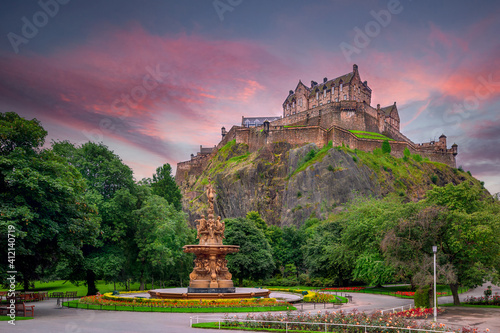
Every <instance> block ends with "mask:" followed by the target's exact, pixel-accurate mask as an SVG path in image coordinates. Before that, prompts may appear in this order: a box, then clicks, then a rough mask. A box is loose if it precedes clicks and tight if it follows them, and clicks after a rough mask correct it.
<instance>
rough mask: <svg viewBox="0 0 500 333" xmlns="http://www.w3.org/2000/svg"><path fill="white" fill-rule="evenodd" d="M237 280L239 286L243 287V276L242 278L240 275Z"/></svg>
mask: <svg viewBox="0 0 500 333" xmlns="http://www.w3.org/2000/svg"><path fill="white" fill-rule="evenodd" d="M238 281H239V285H240V288H241V287H243V278H242V277H240V278H239V279H238Z"/></svg>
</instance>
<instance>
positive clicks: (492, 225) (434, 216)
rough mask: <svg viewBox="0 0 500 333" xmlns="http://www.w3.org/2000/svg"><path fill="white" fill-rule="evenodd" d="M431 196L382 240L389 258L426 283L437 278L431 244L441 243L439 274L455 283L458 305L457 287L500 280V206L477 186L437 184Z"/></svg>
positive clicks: (453, 290) (441, 277)
mask: <svg viewBox="0 0 500 333" xmlns="http://www.w3.org/2000/svg"><path fill="white" fill-rule="evenodd" d="M426 197H427V198H426V200H425V201H422V202H419V203H408V204H406V205H405V206H413V207H414V208H416V210H415V211H414V213H413V214H409V215H407V216H405V217H404V218H401V219H400V221H399V223H398V224H397V225H396V226H394V228H393V229H392V230H390V231H389V232H388V233H387V235H386V239H384V241H383V248H384V251H385V255H386V258H388V259H390V260H392V261H396V262H397V263H395V264H397V265H398V266H405V267H406V269H407V270H409V271H410V272H412V274H413V279H414V280H415V282H416V283H418V284H419V285H421V286H425V285H429V284H430V283H431V282H432V265H431V263H432V256H433V253H432V246H433V245H437V247H438V276H439V278H440V280H441V282H445V283H448V284H449V285H450V288H451V291H452V294H453V301H454V304H456V305H458V304H460V300H459V298H458V287H459V286H460V285H463V286H468V287H472V286H475V285H479V284H482V283H484V282H485V281H486V280H489V279H496V278H498V260H499V259H498V258H499V256H500V240H499V239H498V234H499V231H500V218H499V212H500V208H499V206H498V203H496V202H494V201H493V200H492V199H491V198H490V197H488V196H487V195H486V194H485V192H484V190H482V189H481V188H480V186H479V185H478V184H475V185H473V186H471V185H470V184H468V183H461V184H459V185H456V186H454V185H447V186H445V187H435V188H434V189H432V190H430V191H428V192H427V195H426Z"/></svg>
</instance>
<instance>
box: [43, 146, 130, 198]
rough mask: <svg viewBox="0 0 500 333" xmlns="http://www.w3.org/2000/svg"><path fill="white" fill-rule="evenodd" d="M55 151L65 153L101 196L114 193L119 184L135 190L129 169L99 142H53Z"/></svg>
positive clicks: (107, 196)
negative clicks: (75, 144)
mask: <svg viewBox="0 0 500 333" xmlns="http://www.w3.org/2000/svg"><path fill="white" fill-rule="evenodd" d="M52 148H53V149H54V151H55V152H56V153H57V154H59V155H61V156H64V157H66V158H67V159H68V160H69V161H70V163H71V164H72V165H74V166H75V167H76V168H77V169H78V170H79V171H80V173H81V174H82V176H83V177H84V178H85V179H86V180H87V184H88V186H89V188H92V189H94V190H96V191H98V192H99V193H100V194H101V195H102V196H103V198H104V199H109V198H111V197H113V194H114V193H115V192H116V191H118V190H119V189H121V188H127V189H128V190H129V191H130V192H132V193H133V192H134V189H135V184H134V178H133V173H132V169H130V167H128V166H127V165H125V164H124V163H123V162H122V160H121V159H120V157H119V156H118V155H116V154H115V153H114V152H113V151H112V150H110V149H109V148H108V147H107V146H106V145H104V144H102V143H95V142H87V143H84V144H83V145H81V146H80V147H75V146H74V145H73V144H71V143H70V142H68V141H62V142H53V143H52Z"/></svg>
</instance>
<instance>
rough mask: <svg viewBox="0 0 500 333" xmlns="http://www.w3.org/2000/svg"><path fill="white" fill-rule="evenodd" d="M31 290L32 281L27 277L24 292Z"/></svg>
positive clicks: (24, 280)
mask: <svg viewBox="0 0 500 333" xmlns="http://www.w3.org/2000/svg"><path fill="white" fill-rule="evenodd" d="M29 289H30V280H29V279H28V278H27V277H23V291H24V292H27V291H28V290H29Z"/></svg>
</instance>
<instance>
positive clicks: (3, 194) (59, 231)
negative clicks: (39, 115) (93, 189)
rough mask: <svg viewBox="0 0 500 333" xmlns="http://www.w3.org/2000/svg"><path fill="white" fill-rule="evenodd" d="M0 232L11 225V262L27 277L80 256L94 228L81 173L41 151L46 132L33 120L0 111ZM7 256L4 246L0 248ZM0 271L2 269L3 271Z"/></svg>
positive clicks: (36, 276) (4, 235)
mask: <svg viewBox="0 0 500 333" xmlns="http://www.w3.org/2000/svg"><path fill="white" fill-rule="evenodd" d="M0 133H1V134H0V137H1V144H0V145H1V153H0V211H1V213H0V234H1V235H0V236H1V237H2V238H3V239H6V238H7V228H8V227H9V226H11V228H12V226H13V227H15V230H16V231H15V236H16V242H15V253H16V260H15V263H12V264H13V265H14V267H15V270H17V271H18V272H19V273H20V275H21V276H22V279H23V285H24V288H25V289H29V287H30V281H33V280H35V279H39V278H41V277H42V276H43V275H44V273H45V272H46V271H49V270H54V269H55V267H56V265H57V264H58V263H59V262H62V261H64V260H67V261H73V262H78V261H79V260H81V258H82V256H83V253H82V246H84V245H88V244H94V243H95V240H96V237H97V235H98V232H99V221H100V220H99V218H98V216H97V215H96V207H95V206H93V205H92V204H90V203H89V202H88V200H87V199H88V198H87V196H86V192H85V191H86V184H85V181H84V180H83V178H82V176H81V174H80V173H79V172H78V171H77V170H76V169H75V168H74V167H73V166H71V165H70V164H69V163H68V162H67V161H66V159H64V158H62V157H60V156H58V155H56V154H54V152H53V151H52V150H50V149H45V150H44V149H42V147H41V145H42V144H43V142H44V140H45V135H46V133H47V132H46V131H45V130H44V129H43V127H42V126H41V125H40V123H39V122H38V121H37V120H36V119H33V120H31V121H28V120H25V119H23V118H21V117H19V116H18V115H16V114H14V113H7V114H2V113H0ZM1 251H2V253H4V254H5V256H4V258H6V257H7V247H4V248H2V250H1ZM4 272H5V271H4Z"/></svg>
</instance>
